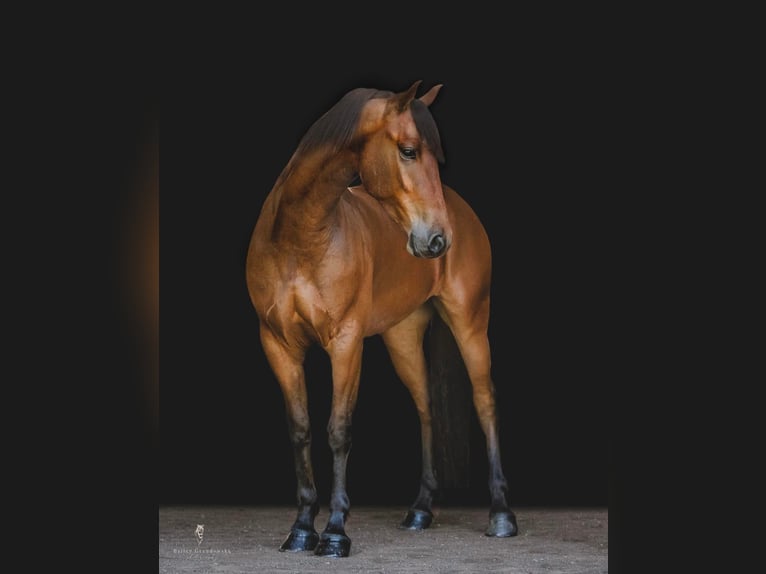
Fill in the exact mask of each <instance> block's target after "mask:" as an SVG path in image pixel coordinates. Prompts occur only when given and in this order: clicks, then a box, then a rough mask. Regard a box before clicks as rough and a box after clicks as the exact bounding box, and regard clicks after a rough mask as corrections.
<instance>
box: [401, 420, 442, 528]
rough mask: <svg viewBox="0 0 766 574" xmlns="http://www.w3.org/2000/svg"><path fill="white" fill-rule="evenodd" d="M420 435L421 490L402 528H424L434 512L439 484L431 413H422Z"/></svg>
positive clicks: (427, 525)
mask: <svg viewBox="0 0 766 574" xmlns="http://www.w3.org/2000/svg"><path fill="white" fill-rule="evenodd" d="M420 436H421V442H422V461H423V470H422V474H421V478H420V490H419V491H418V496H417V498H416V499H415V502H413V503H412V506H410V509H409V511H408V512H407V516H405V518H404V520H403V521H402V523H401V527H402V528H407V529H410V530H422V529H424V528H428V527H429V526H430V525H431V521H432V519H433V513H432V511H431V505H432V503H433V495H434V492H435V491H436V489H437V488H438V484H437V482H436V478H435V477H434V471H433V455H432V445H433V436H432V431H431V417H430V413H428V412H426V413H421V416H420Z"/></svg>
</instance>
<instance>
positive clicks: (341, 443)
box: [327, 422, 351, 451]
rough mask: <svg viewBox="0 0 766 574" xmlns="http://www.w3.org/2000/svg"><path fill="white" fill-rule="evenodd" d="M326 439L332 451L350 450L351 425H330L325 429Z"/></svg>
mask: <svg viewBox="0 0 766 574" xmlns="http://www.w3.org/2000/svg"><path fill="white" fill-rule="evenodd" d="M327 437H328V441H329V443H330V448H331V449H332V450H333V451H343V450H349V449H350V448H351V424H350V423H345V422H344V423H330V424H329V425H328V427H327Z"/></svg>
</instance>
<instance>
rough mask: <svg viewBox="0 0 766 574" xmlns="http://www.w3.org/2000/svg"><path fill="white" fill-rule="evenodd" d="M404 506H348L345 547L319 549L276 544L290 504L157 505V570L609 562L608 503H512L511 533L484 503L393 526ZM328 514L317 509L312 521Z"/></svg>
mask: <svg viewBox="0 0 766 574" xmlns="http://www.w3.org/2000/svg"><path fill="white" fill-rule="evenodd" d="M406 510H407V509H406V508H392V507H361V508H356V507H352V509H351V514H350V516H349V519H348V522H347V524H346V534H347V535H348V536H349V537H350V538H351V554H350V556H348V557H347V558H324V557H320V556H315V555H314V554H312V553H310V552H300V553H290V552H280V551H279V550H278V549H279V545H280V544H281V543H282V540H283V539H284V538H285V536H286V535H287V532H288V531H289V529H290V526H291V524H292V521H293V519H294V517H295V510H294V509H293V508H290V507H261V506H252V507H248V506H242V507H240V506H188V507H180V506H162V507H160V508H159V538H160V540H159V572H160V573H161V574H175V573H181V572H183V573H186V572H194V573H213V572H226V573H234V572H236V573H245V572H247V573H253V572H267V573H270V572H295V573H298V572H300V573H318V572H322V573H327V572H332V573H345V572H355V573H361V572H363V573H378V572H397V573H412V574H430V573H439V574H447V573H462V572H470V573H485V572H503V573H508V574H516V573H519V574H521V573H524V574H528V573H538V572H540V573H546V574H553V573H573V574H574V573H577V574H586V573H587V574H591V573H593V574H602V573H605V572H608V525H609V518H608V511H607V509H606V508H575V509H572V508H515V509H514V512H515V513H516V518H517V522H518V526H519V534H518V536H515V537H512V538H489V537H487V536H484V529H485V528H486V525H487V519H488V513H487V509H486V508H464V507H460V508H452V507H450V508H438V507H436V508H434V521H433V524H432V525H431V527H430V528H428V529H427V530H425V531H420V532H413V531H408V530H400V529H398V528H397V525H398V524H399V522H400V521H401V519H402V518H403V517H404V515H405V513H406ZM326 518H327V513H326V511H320V513H319V516H318V517H317V520H316V528H317V531H321V529H322V528H323V526H324V521H325V520H326ZM198 525H202V528H201V529H198ZM195 531H197V533H196V534H195Z"/></svg>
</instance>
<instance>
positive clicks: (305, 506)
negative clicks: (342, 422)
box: [280, 421, 319, 552]
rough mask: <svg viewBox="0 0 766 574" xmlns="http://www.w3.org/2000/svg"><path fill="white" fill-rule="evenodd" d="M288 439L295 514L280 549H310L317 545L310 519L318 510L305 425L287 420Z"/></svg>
mask: <svg viewBox="0 0 766 574" xmlns="http://www.w3.org/2000/svg"><path fill="white" fill-rule="evenodd" d="M288 424H289V427H290V439H291V441H292V443H293V456H294V461H295V476H296V479H297V483H298V488H297V505H298V515H297V517H296V519H295V522H294V523H293V526H292V528H291V529H290V534H288V536H287V538H286V539H285V541H284V542H283V543H282V546H281V547H280V550H283V551H284V550H288V551H293V552H296V551H301V550H313V549H314V548H315V547H316V545H317V543H318V542H319V535H318V534H317V532H316V530H315V529H314V518H315V517H316V515H317V512H318V511H319V504H318V501H317V492H316V487H315V485H314V475H313V470H312V467H311V430H310V428H309V427H308V426H303V425H298V424H296V423H294V422H292V421H289V423H288Z"/></svg>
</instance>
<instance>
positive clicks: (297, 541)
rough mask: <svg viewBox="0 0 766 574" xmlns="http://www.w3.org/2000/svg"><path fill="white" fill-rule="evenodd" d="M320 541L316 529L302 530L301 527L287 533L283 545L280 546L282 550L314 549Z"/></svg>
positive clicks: (299, 550)
mask: <svg viewBox="0 0 766 574" xmlns="http://www.w3.org/2000/svg"><path fill="white" fill-rule="evenodd" d="M318 542H319V534H317V532H316V530H301V529H299V528H293V529H292V530H290V534H288V535H287V538H285V541H284V542H283V543H282V546H280V547H279V551H280V552H301V551H303V550H314V548H316V545H317V543H318Z"/></svg>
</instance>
